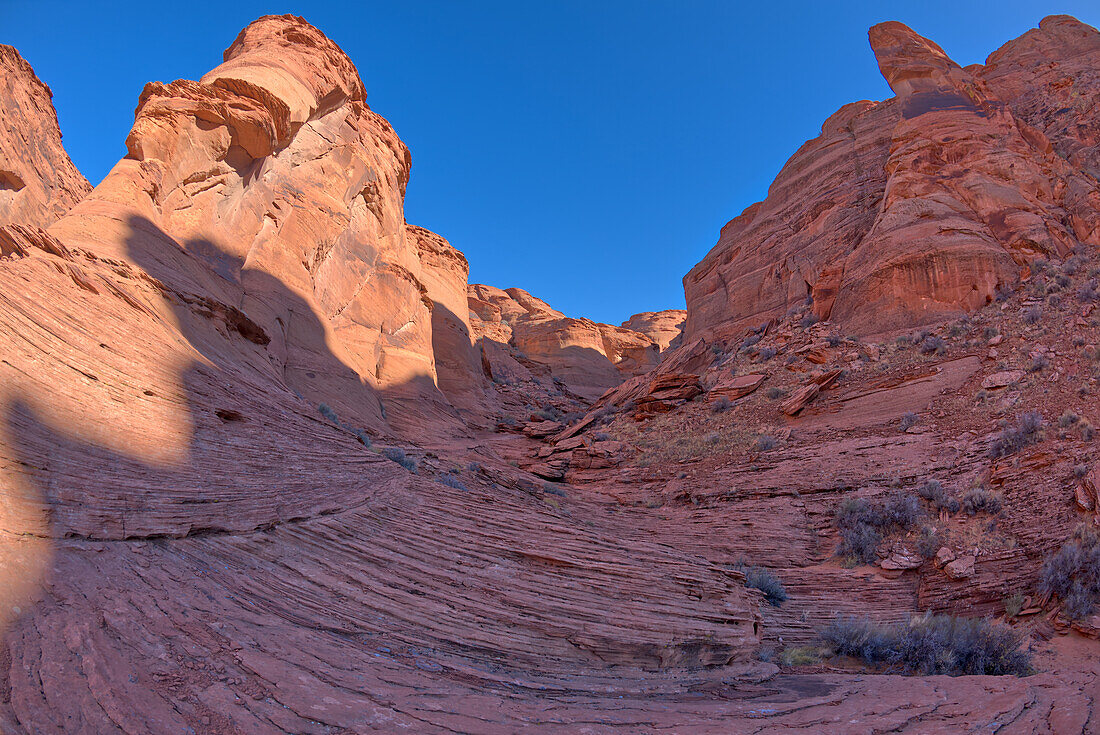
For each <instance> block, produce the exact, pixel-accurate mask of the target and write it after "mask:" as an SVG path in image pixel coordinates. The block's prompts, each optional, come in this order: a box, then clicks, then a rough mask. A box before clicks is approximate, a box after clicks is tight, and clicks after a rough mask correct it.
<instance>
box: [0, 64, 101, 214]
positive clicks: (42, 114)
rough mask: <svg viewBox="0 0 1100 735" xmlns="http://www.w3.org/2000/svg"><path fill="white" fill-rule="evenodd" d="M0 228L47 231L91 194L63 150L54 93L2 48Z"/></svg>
mask: <svg viewBox="0 0 1100 735" xmlns="http://www.w3.org/2000/svg"><path fill="white" fill-rule="evenodd" d="M0 97H2V99H3V104H0V225H5V224H9V223H12V224H18V225H29V226H33V227H47V226H49V225H50V224H52V223H53V222H54V220H56V219H57V218H58V217H60V216H61V215H62V214H64V213H65V212H67V211H68V210H69V208H70V207H72V206H73V205H74V204H75V203H76V202H78V201H80V199H81V198H82V197H83V196H84V195H85V194H87V193H88V192H89V191H90V190H91V188H92V187H91V185H90V184H89V183H88V181H87V180H86V179H85V178H84V177H83V176H81V174H80V172H79V171H77V170H76V167H75V166H73V163H72V161H70V160H69V154H68V153H66V152H65V149H64V148H63V147H62V145H61V129H60V128H59V127H58V125H57V113H56V112H55V111H54V109H53V102H52V101H51V100H52V99H53V92H51V91H50V88H49V87H47V86H46V85H45V84H43V83H42V82H41V81H40V80H39V79H38V77H37V76H36V75H35V73H34V70H33V69H31V66H30V64H28V63H27V62H26V61H24V60H23V57H22V56H20V55H19V52H18V51H16V50H15V49H13V48H12V47H11V46H5V45H3V44H0Z"/></svg>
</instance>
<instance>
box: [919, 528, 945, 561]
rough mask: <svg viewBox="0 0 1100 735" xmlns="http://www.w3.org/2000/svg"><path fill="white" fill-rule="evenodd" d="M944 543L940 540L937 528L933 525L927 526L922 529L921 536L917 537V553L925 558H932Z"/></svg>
mask: <svg viewBox="0 0 1100 735" xmlns="http://www.w3.org/2000/svg"><path fill="white" fill-rule="evenodd" d="M941 546H943V543H942V542H941V541H940V537H939V535H938V534H937V533H936V529H934V528H932V527H931V526H925V527H924V528H922V529H921V531H920V538H918V539H917V553H918V554H920V555H921V556H922V557H924V558H925V559H932V558H933V557H935V556H936V552H938V551H939V550H940V547H941Z"/></svg>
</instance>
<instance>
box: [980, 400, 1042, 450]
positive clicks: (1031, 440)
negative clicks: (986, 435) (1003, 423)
mask: <svg viewBox="0 0 1100 735" xmlns="http://www.w3.org/2000/svg"><path fill="white" fill-rule="evenodd" d="M1042 428H1043V416H1042V414H1040V413H1039V412H1038V411H1028V412H1027V413H1025V414H1024V415H1023V416H1021V417H1020V420H1019V421H1018V422H1017V424H1016V426H1013V427H1009V428H1006V429H1005V430H1004V431H1002V432H1001V433H1000V434H998V435H997V436H996V437H994V439H993V442H992V443H991V444H990V445H989V456H990V457H992V458H993V459H997V458H999V457H1007V456H1008V455H1010V454H1014V453H1015V452H1018V451H1020V450H1021V449H1023V448H1024V447H1026V446H1029V445H1031V444H1035V443H1036V442H1038V441H1039V439H1040V438H1041V437H1042V434H1041V430H1042Z"/></svg>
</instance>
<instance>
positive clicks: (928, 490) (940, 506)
mask: <svg viewBox="0 0 1100 735" xmlns="http://www.w3.org/2000/svg"><path fill="white" fill-rule="evenodd" d="M917 494H918V495H920V496H921V497H922V498H924V499H925V500H927V501H929V502H931V503H932V506H933V507H934V508H935V509H936V510H946V511H947V512H949V513H957V512H958V511H959V500H958V498H956V497H955V496H954V495H952V494H951V493H949V492H947V491H946V490H945V489H944V488H943V485H942V484H941V483H940V481H939V480H928V481H926V482H925V483H924V484H923V485H921V486H920V487H919V488H918V489H917Z"/></svg>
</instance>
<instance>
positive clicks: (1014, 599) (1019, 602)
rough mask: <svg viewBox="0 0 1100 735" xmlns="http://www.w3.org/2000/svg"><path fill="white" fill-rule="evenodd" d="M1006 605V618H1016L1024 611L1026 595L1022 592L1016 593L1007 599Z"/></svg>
mask: <svg viewBox="0 0 1100 735" xmlns="http://www.w3.org/2000/svg"><path fill="white" fill-rule="evenodd" d="M1004 603H1005V617H1009V618H1014V617H1016V616H1017V615H1019V614H1020V611H1021V610H1023V609H1024V594H1023V593H1022V592H1015V593H1013V594H1011V595H1009V596H1008V597H1006V598H1005V600H1004Z"/></svg>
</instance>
